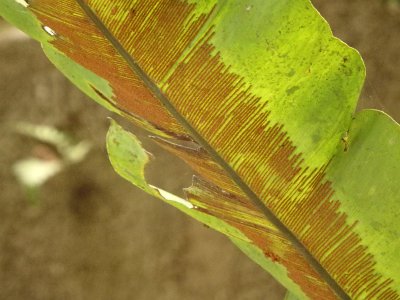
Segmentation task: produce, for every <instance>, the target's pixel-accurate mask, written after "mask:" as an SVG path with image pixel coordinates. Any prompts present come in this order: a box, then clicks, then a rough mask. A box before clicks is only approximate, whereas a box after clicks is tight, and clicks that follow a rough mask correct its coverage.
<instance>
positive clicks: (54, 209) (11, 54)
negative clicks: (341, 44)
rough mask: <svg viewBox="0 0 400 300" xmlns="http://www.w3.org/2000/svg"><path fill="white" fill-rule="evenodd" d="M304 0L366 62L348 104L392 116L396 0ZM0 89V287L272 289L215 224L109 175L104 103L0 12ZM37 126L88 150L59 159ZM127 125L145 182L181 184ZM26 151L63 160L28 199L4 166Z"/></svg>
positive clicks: (166, 292)
mask: <svg viewBox="0 0 400 300" xmlns="http://www.w3.org/2000/svg"><path fill="white" fill-rule="evenodd" d="M313 3H314V4H315V5H316V6H317V8H318V9H319V10H320V12H321V14H322V15H323V16H324V17H326V18H327V19H328V21H329V22H330V24H331V26H332V28H333V31H334V34H335V35H336V36H338V37H340V38H341V39H343V40H344V41H345V42H347V43H348V44H350V45H351V46H353V47H355V48H357V49H358V50H359V51H360V52H361V54H362V56H363V58H364V60H365V62H366V65H367V83H366V85H365V88H364V91H363V94H362V96H361V98H360V107H374V108H378V109H382V110H384V111H386V112H388V113H390V114H391V115H392V116H393V117H394V118H395V119H396V120H398V121H399V120H400V10H399V1H398V0H353V1H346V0H337V1H322V0H316V1H313ZM0 101H1V104H0V136H1V138H0V165H1V168H0V207H1V209H0V299H12V300H22V299H32V300H36V299H37V300H39V299H40V300H47V299H49V300H50V299H74V300H81V299H82V300H87V299H99V300H102V299H104V300H106V299H107V300H108V299H113V300H125V299H163V300H169V299H171V300H172V299H174V300H175V299H194V300H196V299H199V300H200V299H216V300H225V299H240V300H242V299H245V300H246V299H252V300H253V299H268V300H275V299H282V298H283V295H284V290H283V289H282V288H281V287H280V286H279V284H277V283H276V282H274V280H273V279H271V278H270V277H269V276H268V274H265V273H264V272H263V271H262V270H261V268H259V267H258V266H256V265H255V264H253V263H252V262H251V261H250V260H248V258H247V257H245V256H244V255H242V254H241V253H240V251H239V250H237V249H235V248H234V246H233V245H231V244H230V242H229V241H228V240H227V239H226V238H224V237H223V236H222V235H220V234H218V233H215V232H213V231H211V230H209V229H207V228H205V227H203V226H202V225H200V224H198V223H196V222H195V221H193V220H191V219H189V218H188V217H186V216H184V215H182V214H180V213H179V212H178V211H175V210H174V209H173V208H171V207H169V206H167V205H164V204H163V203H160V202H159V201H156V200H153V199H151V198H149V197H148V196H147V195H145V194H144V193H142V192H141V191H139V190H138V189H136V188H134V187H133V186H131V185H130V184H129V183H127V182H125V181H124V180H123V179H121V178H119V177H118V176H117V175H116V174H115V173H114V171H113V170H112V168H111V166H110V164H109V162H108V159H107V157H106V152H105V134H106V131H107V128H108V125H109V121H108V120H107V118H106V117H107V116H110V113H109V112H107V111H105V110H104V109H103V108H101V107H100V106H98V105H97V104H95V103H94V102H92V101H91V100H89V99H87V98H86V97H85V96H84V95H82V94H81V93H80V92H79V91H78V90H77V89H76V88H75V87H73V86H72V85H71V84H70V83H69V82H68V81H67V80H66V79H65V78H63V76H62V75H61V74H60V73H59V72H58V71H57V70H56V69H54V67H53V66H52V65H51V64H50V63H49V62H48V61H47V59H46V58H45V57H44V55H43V54H42V52H41V49H40V46H39V45H38V44H37V43H35V42H33V41H31V40H30V39H28V38H27V37H26V36H25V35H23V34H22V33H20V32H19V31H18V30H16V29H14V28H12V27H11V26H8V25H7V24H5V23H4V22H2V21H1V20H0ZM113 117H114V118H115V116H113ZM19 122H25V123H28V124H30V125H29V126H31V127H29V126H28V127H29V128H30V129H31V131H29V130H28V131H29V132H30V133H29V132H28V133H27V132H26V130H25V132H24V134H22V135H21V134H16V132H15V130H14V129H15V126H16V125H17V124H18V123H19ZM119 122H122V123H123V124H124V126H125V127H127V128H132V126H131V125H129V124H127V123H126V122H125V123H124V122H123V121H122V120H120V119H119ZM38 126H39V127H38ZM40 126H45V127H40ZM38 128H39V129H40V128H41V129H43V128H47V129H49V128H50V132H53V133H57V134H55V136H56V137H57V136H58V137H59V138H60V136H61V137H65V138H66V137H68V138H66V139H65V140H64V138H61V144H62V145H63V146H62V147H61V148H62V149H65V145H67V148H68V147H71V148H70V149H74V148H73V147H74V146H77V145H79V144H80V142H82V141H84V142H85V143H87V145H88V144H89V143H90V145H91V147H90V150H89V148H87V149H86V150H85V149H83V150H85V151H83V152H85V153H84V154H85V155H83V156H80V157H79V158H80V159H78V160H75V161H74V162H75V163H74V164H71V163H64V162H65V160H66V157H68V155H69V154H67V153H69V152H68V151H67V152H66V153H65V152H64V153H63V151H60V147H59V146H57V145H58V144H57V142H55V143H54V142H53V143H52V142H49V141H48V140H43V135H41V137H40V136H39V138H38V137H37V136H32V132H35V130H37V129H38ZM25 129H26V127H25ZM51 130H53V131H51ZM134 130H135V132H136V133H137V132H139V136H141V137H142V138H143V140H144V144H145V146H146V147H147V148H148V149H149V150H150V151H151V152H153V154H155V156H156V159H155V160H154V161H153V163H152V164H151V165H150V167H149V169H148V170H147V176H148V178H149V179H150V182H151V183H153V184H155V185H157V186H160V187H162V188H164V189H166V190H169V191H171V192H173V193H176V194H178V195H182V192H181V189H182V188H183V187H185V186H188V185H189V184H190V182H191V176H192V172H191V171H190V170H189V169H188V168H187V167H186V166H184V164H183V163H181V162H180V161H179V160H178V159H176V158H174V157H171V156H169V155H168V154H167V153H164V152H162V151H161V150H160V149H158V148H156V147H155V146H154V145H152V144H151V142H149V141H148V140H147V139H146V138H145V133H144V132H142V131H140V130H138V129H136V128H135V129H134ZM22 131H23V130H22ZM56 140H57V139H56ZM58 142H60V139H58ZM63 143H64V144H63ZM65 143H67V144H65ZM68 145H69V146H68ZM87 147H88V146H87ZM80 151H82V149H80ZM78 152H79V151H78ZM81 154H82V152H81ZM78 156H79V155H78ZM27 158H34V159H38V160H40V161H41V162H46V163H47V162H53V163H54V162H55V161H58V162H59V163H61V164H62V166H63V167H62V168H61V169H60V170H57V172H54V174H51V175H52V176H48V177H47V178H45V179H46V180H43V181H42V182H41V184H40V190H39V193H38V194H37V195H36V199H37V200H38V201H37V202H36V204H35V205H32V204H30V203H29V202H28V201H27V199H29V194H28V193H27V189H26V188H23V187H22V186H21V185H20V184H19V182H18V179H17V177H16V176H15V174H14V173H15V172H14V173H13V166H16V165H18V163H19V162H21V161H24V160H26V159H27ZM14 169H15V167H14ZM17 173H18V172H17Z"/></svg>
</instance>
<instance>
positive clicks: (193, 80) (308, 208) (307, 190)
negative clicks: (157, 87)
mask: <svg viewBox="0 0 400 300" xmlns="http://www.w3.org/2000/svg"><path fill="white" fill-rule="evenodd" d="M212 36H213V28H210V30H209V32H208V34H207V35H205V36H204V38H203V39H202V40H200V41H199V42H198V44H197V46H196V47H194V48H193V49H192V51H191V52H190V53H189V54H188V55H187V57H186V58H185V59H184V60H183V61H182V62H181V63H180V65H179V66H178V68H177V69H176V71H175V72H174V73H173V74H172V75H171V77H170V78H169V80H168V82H167V84H166V86H165V88H164V91H165V93H166V95H167V96H168V98H169V99H170V100H171V101H172V103H173V104H174V105H175V107H177V108H179V111H180V113H181V114H182V115H183V116H185V117H186V118H187V119H188V120H189V121H190V123H191V124H194V127H195V128H196V130H197V131H198V132H199V133H200V134H201V135H202V137H204V139H205V140H207V141H208V142H209V144H210V145H211V146H212V147H213V148H214V149H215V150H216V151H217V152H218V153H219V155H220V156H221V157H222V158H223V159H224V160H225V161H227V162H229V163H230V165H231V166H232V167H233V169H234V170H235V171H236V172H237V173H238V174H239V175H240V177H241V178H242V179H243V180H244V181H245V182H246V184H247V185H248V186H249V187H250V188H251V189H252V190H253V191H254V192H255V193H256V194H257V195H258V196H259V198H260V199H263V200H264V203H265V205H266V206H267V207H268V208H269V209H271V210H272V211H273V212H274V214H275V215H276V216H278V217H279V219H280V220H281V221H282V222H283V224H285V225H286V226H287V227H288V228H290V230H291V231H292V232H293V233H294V234H295V235H296V236H297V237H298V238H299V240H300V241H301V242H302V243H303V244H304V245H305V246H306V248H307V249H308V250H309V251H310V253H312V254H313V256H314V257H315V258H316V259H317V260H318V261H319V262H320V263H321V265H322V266H323V267H324V268H325V269H326V270H327V271H328V273H329V274H331V276H332V277H333V278H334V279H335V280H336V281H337V282H338V283H339V284H340V285H341V286H342V287H343V288H344V290H345V291H346V292H347V293H349V296H350V297H352V298H357V297H360V296H361V297H363V298H364V299H374V297H382V296H383V295H389V294H390V295H391V294H393V289H392V287H391V284H392V280H390V279H385V278H382V275H380V274H377V273H376V271H375V270H374V258H373V257H372V255H371V254H369V253H368V249H367V247H365V246H363V245H362V241H361V239H360V237H359V236H358V235H357V234H356V233H355V232H354V231H353V229H354V227H355V226H357V224H356V223H355V224H348V223H347V216H346V215H345V214H344V213H341V212H340V211H339V207H340V202H339V200H337V199H335V197H334V191H333V189H332V186H331V183H330V182H328V181H327V180H326V179H325V172H326V168H327V165H325V166H321V167H320V168H319V169H315V170H310V169H308V168H306V167H304V166H302V164H303V160H302V158H301V154H300V153H296V152H295V146H294V145H293V143H292V142H291V140H290V138H289V137H288V135H287V134H286V132H285V131H284V128H283V125H280V124H273V123H272V121H271V118H270V112H269V111H268V103H267V101H262V100H260V98H258V97H256V96H255V95H254V94H252V93H251V86H249V85H247V84H246V83H245V82H244V80H243V78H241V77H240V76H238V75H236V74H234V73H232V72H231V71H230V69H229V66H226V65H225V64H224V63H223V62H222V60H221V57H220V55H219V54H218V53H216V51H215V50H216V49H214V46H213V45H212V42H211V41H212ZM188 86H190V87H192V89H187V87H188ZM198 99H201V100H200V101H199V100H198ZM205 117H206V118H205ZM174 151H175V152H176V149H175V150H174ZM239 153H240V155H239V156H238V154H239ZM243 157H244V158H246V159H241V158H243ZM186 160H187V158H186ZM203 163H204V162H203ZM209 173H210V172H205V173H204V172H202V173H201V174H202V175H204V177H205V178H209V177H208V176H209ZM214 173H215V174H217V172H214ZM211 181H212V182H214V181H218V179H216V178H212V179H211ZM291 261H293V258H291V259H288V260H287V262H288V263H289V264H290V262H291ZM289 264H288V265H286V264H285V266H286V267H287V268H288V269H291V266H290V265H289ZM291 270H292V272H291V278H292V279H295V280H296V281H297V280H300V277H298V276H299V274H298V273H297V272H298V271H296V270H294V269H291ZM365 274H371V276H370V277H365ZM303 275H304V274H301V276H303ZM361 278H362V281H363V284H364V285H360V279H361ZM302 289H303V290H304V291H305V292H306V294H307V295H308V294H309V293H311V292H312V288H311V286H308V285H304V286H303V285H302ZM376 289H377V290H379V292H376ZM376 293H378V294H376ZM394 295H396V294H395V293H394ZM396 297H397V298H395V299H400V296H399V295H396ZM315 299H326V298H323V297H321V296H320V297H316V298H315Z"/></svg>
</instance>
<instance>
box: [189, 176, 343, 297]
mask: <svg viewBox="0 0 400 300" xmlns="http://www.w3.org/2000/svg"><path fill="white" fill-rule="evenodd" d="M186 194H187V197H188V199H189V200H190V202H192V203H193V204H194V205H196V206H197V207H198V208H197V209H199V210H200V211H202V212H204V213H207V214H210V215H212V216H215V217H217V218H219V219H221V220H224V221H225V222H227V223H228V224H229V225H231V226H233V227H235V228H237V229H239V230H240V231H241V232H242V233H243V234H244V235H245V236H246V237H247V238H248V239H250V240H251V241H252V243H253V244H254V245H255V246H257V247H258V248H259V249H260V250H261V251H263V252H264V254H265V255H266V256H267V257H268V258H269V259H271V260H272V261H273V262H275V263H279V264H282V265H284V266H285V267H286V268H287V270H288V275H289V277H290V278H292V280H293V281H294V282H295V283H297V284H298V285H300V286H301V287H302V289H303V290H304V292H305V293H306V294H307V295H308V296H309V297H310V299H336V296H335V294H334V293H333V292H332V291H331V290H330V288H329V287H327V285H326V284H325V283H324V282H323V280H322V279H321V278H320V277H319V275H318V274H317V273H316V272H315V271H314V270H313V268H312V267H311V266H310V265H309V264H308V263H307V261H306V260H305V259H304V258H303V257H302V256H301V255H299V253H298V251H297V250H296V249H295V248H294V247H293V246H292V245H291V243H290V242H289V241H288V240H287V239H286V238H285V237H284V236H282V234H281V233H280V232H279V230H278V229H277V228H276V227H275V226H274V225H272V224H271V223H270V222H268V221H267V220H266V219H265V217H264V215H263V214H262V213H261V212H259V211H258V210H257V209H256V208H255V207H254V206H252V207H251V204H250V205H249V201H248V200H247V199H246V198H242V197H239V196H232V195H229V194H226V193H224V192H223V191H222V190H221V189H220V188H218V187H216V186H214V185H211V184H210V183H209V182H206V181H203V180H200V179H196V180H194V183H193V186H192V187H191V188H189V189H188V190H187V191H186ZM244 203H245V205H244Z"/></svg>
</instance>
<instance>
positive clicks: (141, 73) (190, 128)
mask: <svg viewBox="0 0 400 300" xmlns="http://www.w3.org/2000/svg"><path fill="white" fill-rule="evenodd" d="M76 2H77V3H78V4H79V6H80V7H81V8H82V10H83V11H84V12H85V13H86V15H87V16H88V17H89V18H90V19H91V20H92V22H93V23H94V24H95V25H96V27H97V28H98V29H99V30H100V31H101V32H102V34H103V35H104V37H105V38H106V39H107V40H108V41H109V42H110V43H111V45H112V46H113V47H114V48H115V49H116V51H117V52H118V53H119V55H121V57H122V58H123V59H124V60H125V62H126V63H127V64H128V65H129V67H130V68H131V69H132V71H133V72H134V73H136V75H137V76H138V77H139V78H140V79H141V80H142V81H143V83H144V84H145V86H146V87H147V88H148V89H149V90H150V91H151V92H152V93H153V95H154V96H155V97H157V99H158V100H159V101H160V102H161V103H162V104H163V105H164V106H165V108H166V109H167V110H168V111H169V112H170V114H171V115H172V116H173V117H174V118H175V119H177V120H178V122H179V123H180V124H181V125H182V126H183V127H184V128H185V129H186V130H187V131H188V132H189V134H190V135H191V136H192V137H193V138H194V139H195V140H196V141H197V142H198V143H199V144H200V145H201V146H202V147H203V148H204V149H205V150H206V151H207V152H208V153H209V155H210V156H211V157H212V158H213V159H214V161H215V162H217V163H218V164H219V165H220V166H221V167H222V168H223V169H224V170H225V172H226V173H227V174H228V175H229V176H230V177H231V179H232V180H233V181H234V182H235V184H237V185H238V187H239V188H240V189H241V190H242V191H243V192H244V193H245V194H246V196H247V197H248V198H249V199H250V201H251V202H252V203H253V204H254V205H255V206H256V207H257V208H258V209H259V210H260V211H261V212H262V213H263V214H264V216H265V217H266V218H267V219H268V220H269V221H270V222H271V223H272V224H273V225H275V226H276V227H277V229H278V230H279V231H280V232H282V234H283V235H284V236H285V237H286V238H287V239H288V240H289V241H290V242H291V243H292V244H293V246H294V247H295V248H296V249H297V250H298V251H299V252H300V253H301V254H302V255H303V257H304V258H305V260H306V261H307V262H308V263H309V264H310V265H311V266H312V267H313V268H314V270H315V271H316V272H317V273H318V274H319V275H320V276H321V278H322V279H323V280H325V282H326V283H327V284H328V285H329V286H330V288H331V289H332V290H333V291H334V292H335V293H336V295H337V296H338V297H339V298H340V299H343V300H351V298H350V297H349V295H347V293H346V292H345V291H344V290H343V289H342V288H341V287H340V285H339V284H338V283H337V282H336V281H335V280H334V279H333V278H332V276H331V275H330V274H329V273H328V272H327V271H326V270H325V268H324V267H323V266H322V265H321V264H320V263H319V261H318V260H317V259H316V258H315V257H314V256H313V255H312V254H311V252H309V251H308V249H307V248H306V247H305V246H304V245H303V243H302V242H301V241H300V240H299V239H298V238H297V236H296V235H295V234H294V233H293V232H292V231H291V230H290V229H289V228H288V227H286V226H285V224H284V223H282V222H281V220H280V219H279V218H278V217H277V216H276V215H275V214H274V213H273V212H272V211H271V210H270V209H269V208H268V207H266V206H265V205H264V203H263V202H262V200H261V199H260V198H259V197H258V196H257V195H256V194H255V193H254V192H253V191H252V189H251V188H250V187H249V186H248V185H247V184H246V183H245V182H244V181H243V180H242V178H241V177H240V176H239V175H238V174H237V173H236V171H235V170H234V169H233V168H232V167H231V166H230V165H229V164H228V163H227V162H226V161H225V160H224V159H223V158H222V157H221V156H220V154H219V153H218V152H217V151H216V150H214V148H213V147H211V145H210V144H209V143H208V142H207V141H206V140H205V139H204V138H203V137H202V136H201V134H200V133H199V132H197V130H196V129H195V127H194V126H193V125H192V124H190V122H189V121H188V120H187V119H186V118H185V117H184V116H183V115H181V114H180V112H179V111H178V110H177V109H176V108H175V106H174V105H173V104H172V103H171V101H170V100H169V99H168V97H167V96H166V95H165V94H164V93H163V92H162V91H161V90H160V89H159V87H158V86H157V85H156V84H155V83H154V82H153V81H152V80H151V78H150V77H149V76H148V75H147V74H146V73H145V72H144V70H143V69H142V68H141V67H140V66H139V64H138V63H137V62H136V61H135V59H134V58H133V57H132V56H131V55H130V54H129V53H128V52H127V51H126V50H125V49H124V47H123V46H122V45H121V43H120V42H119V41H118V40H117V39H116V37H115V36H114V35H113V34H112V33H111V32H110V31H109V30H108V28H107V27H106V26H105V25H104V24H103V22H102V21H101V20H100V18H99V17H98V16H97V15H96V14H95V13H94V11H93V10H92V9H91V8H90V7H89V6H88V5H87V4H86V3H85V2H84V0H76Z"/></svg>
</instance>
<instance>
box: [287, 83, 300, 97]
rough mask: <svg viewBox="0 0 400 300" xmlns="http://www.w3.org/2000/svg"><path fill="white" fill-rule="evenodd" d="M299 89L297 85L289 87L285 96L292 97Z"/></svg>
mask: <svg viewBox="0 0 400 300" xmlns="http://www.w3.org/2000/svg"><path fill="white" fill-rule="evenodd" d="M299 89H300V87H299V86H298V85H296V86H293V87H291V88H290V89H287V90H286V94H287V95H288V96H290V95H292V94H293V93H294V92H295V91H297V90H299Z"/></svg>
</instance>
